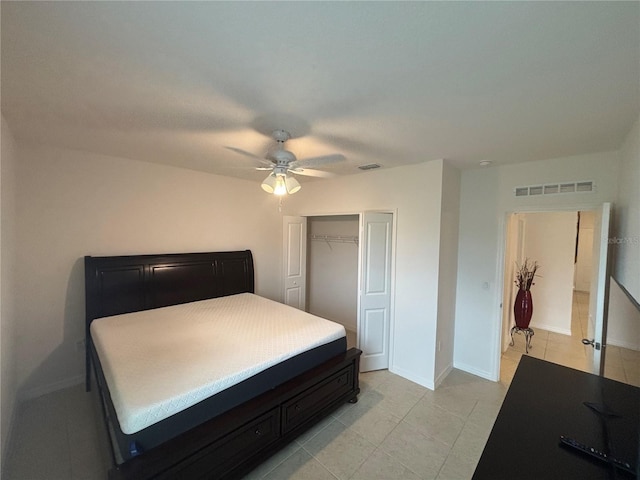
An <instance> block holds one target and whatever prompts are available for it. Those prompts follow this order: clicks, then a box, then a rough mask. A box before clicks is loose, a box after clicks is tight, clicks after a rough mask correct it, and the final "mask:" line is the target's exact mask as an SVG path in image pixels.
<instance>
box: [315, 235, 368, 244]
mask: <svg viewBox="0 0 640 480" xmlns="http://www.w3.org/2000/svg"><path fill="white" fill-rule="evenodd" d="M309 240H321V241H323V242H336V243H355V244H356V245H357V244H358V236H357V235H315V234H314V235H309Z"/></svg>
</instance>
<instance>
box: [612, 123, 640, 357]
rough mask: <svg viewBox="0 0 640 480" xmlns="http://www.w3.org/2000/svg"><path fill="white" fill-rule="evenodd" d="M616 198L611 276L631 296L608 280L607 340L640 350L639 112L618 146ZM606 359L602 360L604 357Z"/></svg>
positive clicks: (613, 343)
mask: <svg viewBox="0 0 640 480" xmlns="http://www.w3.org/2000/svg"><path fill="white" fill-rule="evenodd" d="M620 152H621V155H620V157H621V159H620V177H619V190H618V202H617V206H616V210H615V212H614V223H613V225H614V228H613V238H612V239H611V240H612V243H611V247H612V250H613V256H614V259H615V260H614V265H613V269H612V275H613V277H614V278H615V279H616V280H617V281H618V282H619V283H620V285H622V287H624V288H625V289H626V290H627V291H628V292H629V294H630V295H631V296H632V297H633V298H634V299H635V302H632V301H631V300H630V299H629V298H627V296H626V295H625V294H624V293H623V292H622V291H621V290H620V287H618V285H617V284H616V282H613V281H612V282H611V293H610V299H609V325H608V330H607V341H608V343H610V344H612V345H619V346H623V347H626V348H631V349H634V350H640V313H638V309H637V307H636V306H634V303H635V304H636V305H637V304H638V303H640V186H639V185H640V116H639V117H638V119H637V120H636V122H635V124H634V125H633V127H632V128H631V131H630V132H629V134H628V135H627V138H626V140H625V142H624V144H623V145H622V148H621V151H620ZM605 361H606V360H605Z"/></svg>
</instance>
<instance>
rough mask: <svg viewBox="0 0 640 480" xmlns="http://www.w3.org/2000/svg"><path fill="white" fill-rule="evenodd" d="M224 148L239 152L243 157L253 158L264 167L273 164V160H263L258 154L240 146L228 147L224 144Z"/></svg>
mask: <svg viewBox="0 0 640 480" xmlns="http://www.w3.org/2000/svg"><path fill="white" fill-rule="evenodd" d="M224 148H226V149H227V150H231V151H232V152H236V153H239V154H240V155H244V156H245V157H249V158H253V159H254V160H256V161H257V162H258V163H260V165H263V166H265V167H273V165H274V164H273V162H271V161H269V160H265V159H264V158H262V157H259V156H258V155H255V154H253V153H251V152H247V151H246V150H242V149H241V148H236V147H229V146H225V147H224Z"/></svg>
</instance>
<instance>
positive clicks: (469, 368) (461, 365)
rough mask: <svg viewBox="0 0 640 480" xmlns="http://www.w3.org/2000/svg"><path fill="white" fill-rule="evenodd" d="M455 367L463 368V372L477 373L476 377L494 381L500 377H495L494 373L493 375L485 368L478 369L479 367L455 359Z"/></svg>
mask: <svg viewBox="0 0 640 480" xmlns="http://www.w3.org/2000/svg"><path fill="white" fill-rule="evenodd" d="M453 367H454V368H457V369H458V370H462V371H463V372H467V373H470V374H471V375H475V376H476V377H480V378H484V379H486V380H491V381H492V382H496V381H498V379H495V378H493V375H491V373H490V372H486V371H484V370H478V369H477V368H475V367H472V366H471V365H467V364H465V363H460V362H455V361H454V362H453Z"/></svg>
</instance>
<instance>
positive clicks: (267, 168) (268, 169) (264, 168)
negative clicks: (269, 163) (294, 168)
mask: <svg viewBox="0 0 640 480" xmlns="http://www.w3.org/2000/svg"><path fill="white" fill-rule="evenodd" d="M256 170H260V171H264V172H267V171H271V170H273V167H256Z"/></svg>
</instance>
